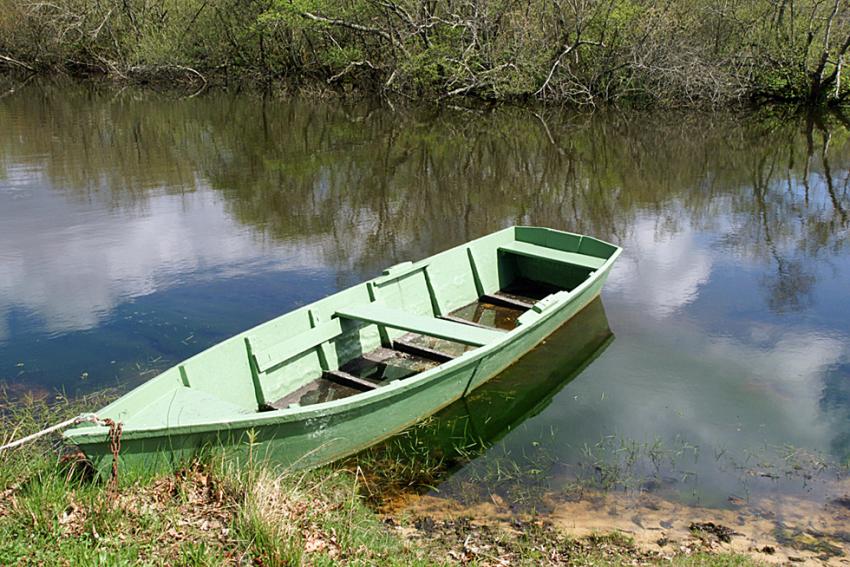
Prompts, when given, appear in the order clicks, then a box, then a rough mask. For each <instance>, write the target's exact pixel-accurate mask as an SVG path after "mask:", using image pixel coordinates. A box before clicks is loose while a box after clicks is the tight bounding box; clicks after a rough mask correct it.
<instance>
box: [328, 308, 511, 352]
mask: <svg viewBox="0 0 850 567" xmlns="http://www.w3.org/2000/svg"><path fill="white" fill-rule="evenodd" d="M336 315H337V317H343V318H345V319H356V320H360V321H367V322H369V323H375V324H377V325H383V326H385V327H390V328H392V329H401V330H403V331H410V332H412V333H418V334H420V335H427V336H429V337H436V338H438V339H445V340H448V341H454V342H457V343H463V344H465V345H472V346H483V345H486V344H488V343H490V342H493V341H495V340H498V339H499V338H501V337H502V336H503V333H502V332H501V331H495V330H492V329H483V328H479V327H473V326H471V325H464V324H463V323H455V322H452V321H446V320H443V319H437V318H435V317H427V316H424V315H414V314H412V313H408V312H406V311H400V310H398V309H392V308H390V307H386V306H384V305H379V304H376V303H370V304H367V305H357V306H354V307H347V308H345V309H340V310H339V311H337V312H336Z"/></svg>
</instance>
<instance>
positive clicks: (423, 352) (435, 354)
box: [393, 339, 457, 362]
mask: <svg viewBox="0 0 850 567" xmlns="http://www.w3.org/2000/svg"><path fill="white" fill-rule="evenodd" d="M393 348H394V349H395V350H397V351H399V352H405V353H407V354H412V355H414V356H419V357H422V358H430V359H431V360H435V361H437V362H448V361H450V360H454V359H455V358H457V357H455V356H454V355H451V354H449V353H447V352H442V351H439V350H435V349H433V348H428V347H424V346H419V345H415V344H413V343H409V342H407V341H404V340H401V339H396V340H394V341H393Z"/></svg>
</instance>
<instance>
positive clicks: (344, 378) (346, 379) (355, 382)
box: [324, 370, 378, 390]
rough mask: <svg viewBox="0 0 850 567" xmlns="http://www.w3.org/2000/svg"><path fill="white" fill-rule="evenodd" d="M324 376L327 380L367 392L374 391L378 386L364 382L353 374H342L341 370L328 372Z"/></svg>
mask: <svg viewBox="0 0 850 567" xmlns="http://www.w3.org/2000/svg"><path fill="white" fill-rule="evenodd" d="M324 376H325V377H326V378H328V379H329V380H334V381H336V382H342V383H343V384H345V385H346V386H354V387H355V388H366V389H367V390H374V389H375V388H377V387H378V385H377V384H375V383H373V382H369V381H368V380H364V379H363V378H358V377H357V376H355V375H354V374H349V373H348V372H343V371H342V370H328V371H327V372H325V373H324Z"/></svg>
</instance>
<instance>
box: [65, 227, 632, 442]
mask: <svg viewBox="0 0 850 567" xmlns="http://www.w3.org/2000/svg"><path fill="white" fill-rule="evenodd" d="M516 228H519V227H516V226H512V227H508V228H505V229H502V230H500V231H496V232H493V233H490V234H488V235H486V236H483V237H480V238H477V239H474V240H470V241H469V242H466V243H464V244H461V245H458V246H454V247H452V248H449V249H447V250H444V251H441V252H438V253H437V254H433V255H431V256H428V257H427V258H423V259H422V260H418V261H416V262H412V263H411V264H412V265H411V266H410V267H409V268H410V269H411V270H415V269H419V267H420V264H421V265H422V266H427V265H428V262H429V261H430V260H431V259H432V258H434V257H435V256H437V255H439V254H443V253H447V252H451V251H453V250H456V249H460V248H465V247H467V246H469V245H470V244H472V243H474V242H476V241H478V240H483V239H485V238H490V237H492V236H493V235H495V234H499V233H503V232H508V231H512V230H515V229H516ZM530 228H545V227H530ZM549 230H556V229H549ZM558 232H561V233H565V234H572V235H574V236H580V237H583V235H580V234H575V233H567V232H565V231H558ZM588 238H593V237H588ZM594 240H597V241H599V242H603V243H605V244H608V245H610V246H613V247H614V251H613V252H612V253H611V255H610V256H609V257H608V259H607V260H606V261H605V263H604V264H602V265H601V266H600V267H599V268H598V269H596V270H593V271H592V272H591V273H590V274H589V276H588V277H587V279H585V280H584V281H583V282H582V283H580V284H579V285H578V286H576V287H575V288H573V289H572V290H570V291H568V292H566V293H565V292H556V293H555V294H551V295H549V296H547V297H545V298H543V299H541V300H539V301H537V302H535V305H538V304H539V303H540V302H542V301H546V300H548V299H549V298H552V297H553V296H556V295H559V294H563V295H562V296H561V298H558V299H557V300H555V301H554V302H552V303H549V304H548V305H546V307H545V308H544V309H543V310H541V311H539V312H537V313H536V314H537V317H535V319H534V320H533V321H532V322H530V323H528V324H524V325H518V326H517V327H515V328H514V329H511V330H509V331H507V332H505V333H503V334H502V335H501V336H500V337H499V338H497V339H496V340H494V341H492V342H490V343H487V344H485V345H482V346H480V347H478V348H475V349H473V350H469V351H466V352H464V353H463V354H461V355H459V356H458V357H456V358H454V359H452V360H449V361H446V362H443V363H441V364H438V365H437V366H434V367H433V368H429V369H428V370H425V371H424V372H421V373H419V374H416V375H415V376H411V377H409V378H406V379H404V380H396V381H394V382H391V383H389V384H386V385H383V386H381V387H379V388H376V389H374V390H370V391H366V392H361V393H358V394H354V395H351V396H347V397H345V398H340V399H337V400H331V401H328V402H322V403H318V404H311V405H308V406H301V407H294V408H282V409H277V410H269V411H262V412H259V411H254V412H251V413H240V414H233V415H232V416H228V417H227V418H226V420H221V421H214V420H208V421H199V422H197V423H188V424H182V425H166V426H162V427H145V428H140V429H133V428H132V426H130V427H125V429H124V430H123V432H122V435H123V438H124V439H148V438H154V437H171V436H179V435H184V434H199V433H208V432H210V431H221V430H238V429H250V428H252V427H265V426H270V425H276V424H285V423H289V422H294V421H298V420H302V419H304V418H307V417H310V416H316V417H318V416H321V417H326V416H330V415H334V414H338V413H342V412H344V411H345V410H346V409H350V408H351V406H352V405H353V406H355V407H363V406H364V405H371V404H374V403H378V402H381V401H383V400H384V399H386V398H390V397H394V396H397V395H399V394H400V392H402V391H407V390H412V389H414V388H417V387H420V386H421V385H422V384H423V383H424V382H427V381H428V380H430V379H433V378H434V377H435V375H439V374H443V373H444V372H446V371H451V370H454V369H455V368H456V367H459V366H462V365H467V364H472V363H474V362H475V361H477V360H479V359H481V358H483V357H484V356H486V355H488V354H490V353H491V352H492V351H493V350H495V349H497V348H499V347H501V346H503V345H504V344H505V343H507V342H510V341H513V340H514V339H516V338H517V337H519V336H521V335H524V334H526V333H528V332H531V331H532V330H533V329H535V328H537V327H538V326H539V325H540V324H542V323H543V322H544V321H547V320H549V319H550V318H551V317H553V316H555V315H556V314H557V313H558V312H560V311H561V310H562V309H563V308H564V307H566V306H568V305H570V304H572V303H573V302H574V301H575V300H577V299H578V298H579V297H580V296H581V295H582V294H583V293H584V292H585V291H586V290H587V289H588V288H589V287H591V286H592V285H593V284H594V283H595V282H596V281H598V280H599V278H601V277H603V275H606V274H607V273H608V272H609V271H610V269H611V267H612V266H613V264H614V262H615V261H616V260H617V258H618V257H619V256H620V254H621V253H622V251H623V249H622V248H621V247H620V246H617V245H614V244H611V243H609V242H605V241H602V240H599V239H596V238H594ZM552 261H554V262H558V261H557V260H552ZM384 277H386V276H383V275H379V276H376V277H375V278H371V279H369V280H366V281H365V282H362V283H360V284H356V285H364V284H368V283H370V282H372V281H373V280H375V279H379V278H384ZM352 287H355V286H352ZM345 289H350V288H345ZM342 291H345V290H340V292H342ZM600 291H601V290H600ZM337 293H339V292H337ZM327 297H330V296H326V297H323V298H321V299H318V300H317V301H315V302H313V303H310V304H307V305H304V306H302V307H299V309H310V308H311V307H313V306H315V305H317V304H319V303H320V302H321V301H323V300H325V299H326V298H327ZM594 297H595V295H594ZM592 299H593V298H588V299H587V301H586V302H585V304H587V303H589V302H590V301H592ZM582 307H584V306H582ZM532 311H533V308H532V309H529V310H528V311H527V312H526V313H530V312H532ZM289 313H292V311H288V312H286V313H283V314H281V315H279V316H278V317H275V318H273V319H269V320H268V321H264V322H263V323H260V324H259V325H256V326H254V327H251V328H250V329H246V330H245V331H242V332H240V333H237V334H236V335H234V336H232V337H230V338H228V339H225V340H224V341H222V342H220V343H216V344H215V345H212V346H211V347H209V348H208V349H205V350H203V351H201V352H199V353H197V354H195V355H193V356H192V357H190V358H188V359H186V360H184V361H181V362H180V363H178V364H177V365H175V366H179V365H181V364H186V363H188V362H189V361H191V360H192V359H194V358H196V357H200V356H202V355H204V354H205V353H206V352H207V351H208V350H210V349H212V348H215V347H216V346H218V345H221V344H224V343H225V342H229V341H231V340H234V341H235V340H243V339H244V337H246V336H248V335H249V333H251V332H252V331H254V330H255V329H257V328H259V327H261V326H263V325H266V324H268V323H271V322H273V321H275V320H276V319H278V318H279V317H283V316H286V315H288V314H289ZM565 322H566V321H565ZM317 346H318V345H317ZM513 362H515V361H513ZM166 372H167V370H166ZM163 374H164V373H163ZM161 375H162V374H160V376H161ZM155 379H156V378H154V380H155ZM139 387H141V386H139ZM134 391H135V389H134V390H131V391H129V392H127V393H126V394H124V396H121V397H120V398H118V399H117V400H115V401H114V402H112V403H111V404H109V405H107V406H105V407H104V408H103V409H102V410H101V411H102V412H104V413H106V412H108V411H109V409H110V406H112V405H113V404H115V403H117V402H118V401H120V400H122V399H123V398H124V397H125V396H130V395H132V394H133V392H134ZM169 393H171V392H169ZM465 393H466V391H465V392H464V394H465ZM451 401H453V400H449V401H448V403H450V402H451ZM107 433H108V429H107V428H106V427H103V426H98V425H93V426H89V427H82V428H75V429H72V430H68V431H65V432H64V433H63V437H64V438H65V439H68V440H69V441H71V442H73V443H75V444H78V445H89V444H99V443H102V442H103V441H104V438H105V437H106V435H107Z"/></svg>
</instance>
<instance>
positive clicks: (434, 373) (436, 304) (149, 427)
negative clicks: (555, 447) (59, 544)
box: [65, 227, 621, 472]
mask: <svg viewBox="0 0 850 567" xmlns="http://www.w3.org/2000/svg"><path fill="white" fill-rule="evenodd" d="M620 252H621V249H620V248H618V247H617V246H614V245H612V244H608V243H606V242H602V241H600V240H597V239H594V238H590V237H587V236H580V235H576V234H570V233H566V232H561V231H556V230H552V229H547V228H538V227H511V228H507V229H504V230H501V231H499V232H495V233H493V234H490V235H488V236H485V237H483V238H479V239H477V240H473V241H471V242H469V243H467V244H464V245H462V246H458V247H455V248H452V249H450V250H447V251H445V252H441V253H439V254H436V255H435V256H431V257H430V258H426V259H424V260H420V261H418V262H404V263H402V264H398V265H395V266H393V267H391V268H388V269H387V270H385V271H384V273H383V274H382V275H381V276H378V277H377V278H374V279H372V280H370V281H367V282H365V283H362V284H359V285H356V286H354V287H351V288H348V289H345V290H343V291H340V292H338V293H336V294H334V295H331V296H328V297H326V298H324V299H321V300H319V301H317V302H315V303H313V304H310V305H306V306H304V307H301V308H299V309H297V310H295V311H292V312H290V313H287V314H285V315H282V316H280V317H277V318H276V319H272V320H271V321H268V322H266V323H263V324H262V325H259V326H258V327H255V328H253V329H250V330H248V331H245V332H243V333H241V334H239V335H237V336H235V337H232V338H230V339H228V340H226V341H224V342H222V343H219V344H218V345H215V346H214V347H212V348H210V349H208V350H206V351H204V352H202V353H200V354H198V355H196V356H194V357H192V358H190V359H188V360H186V361H184V362H182V363H181V364H178V365H177V366H175V367H173V368H171V369H169V370H166V371H165V372H163V373H162V374H160V375H159V376H157V377H156V378H153V379H152V380H150V381H148V382H146V383H145V384H143V385H141V386H139V387H138V388H136V389H135V390H133V391H131V392H129V393H128V394H126V395H124V396H123V397H121V398H119V399H118V400H116V401H115V402H113V403H112V404H110V405H108V406H106V407H105V408H103V409H101V410H100V411H98V412H97V415H98V416H99V417H100V418H102V419H103V418H111V419H113V420H115V421H116V422H121V423H122V424H123V433H122V436H121V451H120V455H119V467H121V469H122V470H130V471H132V470H145V471H151V470H168V469H173V468H176V467H178V466H180V465H182V464H184V463H186V462H187V461H189V460H191V459H192V458H194V457H196V456H197V455H198V454H199V453H200V452H202V451H206V450H210V449H220V450H223V451H225V452H226V453H227V454H228V458H236V459H247V458H251V459H255V460H256V459H262V460H268V461H271V462H274V463H280V464H284V465H290V466H297V467H310V466H316V465H319V464H323V463H327V462H330V461H333V460H336V459H338V458H340V457H344V456H347V455H351V454H353V453H355V452H357V451H359V450H361V449H363V448H365V447H367V446H369V445H371V444H373V443H376V442H378V441H380V440H382V439H385V438H386V437H388V436H390V435H392V434H394V433H397V432H398V431H401V430H402V429H404V428H406V427H408V426H410V425H412V424H413V423H415V422H416V421H418V420H420V419H422V418H424V417H427V416H429V415H431V414H433V413H435V412H436V411H438V410H440V409H441V408H443V407H446V406H447V405H449V404H451V403H452V402H454V401H456V400H458V399H460V398H462V397H463V396H465V395H466V394H468V393H469V392H471V391H473V390H475V389H476V388H477V387H479V386H481V385H482V384H484V383H485V382H487V380H489V379H490V378H492V377H493V376H495V375H497V374H499V373H500V372H501V371H503V370H504V369H505V368H507V367H508V366H510V365H511V364H512V363H514V362H515V361H516V360H517V359H519V358H520V357H521V356H523V355H524V354H525V353H527V352H528V351H529V350H531V349H532V348H533V347H534V346H535V345H537V344H538V343H540V342H541V341H542V340H544V339H545V338H546V337H547V336H548V335H549V334H551V333H552V332H553V331H554V330H556V329H557V328H558V327H560V326H561V325H563V324H564V323H565V322H566V321H567V320H569V319H570V318H571V317H572V316H573V315H575V314H576V313H578V312H579V311H580V310H581V309H582V308H583V307H585V306H586V305H587V304H589V303H590V302H591V301H592V300H593V299H594V298H595V297H597V296H598V295H599V292H600V290H601V288H602V285H603V284H604V283H605V280H606V279H607V277H608V273H609V272H610V269H611V266H612V265H613V263H614V261H615V260H616V259H617V257H618V256H619V254H620ZM65 437H66V438H67V439H68V440H69V441H71V442H72V443H74V444H76V445H77V446H78V447H79V448H80V449H81V450H82V451H83V452H84V453H85V454H86V456H87V457H88V458H89V459H90V460H91V461H92V462H93V463H94V465H95V467H96V468H97V469H98V470H100V471H102V472H104V471H106V470H107V469H108V467H109V466H110V465H111V463H112V452H111V450H110V442H109V436H108V430H107V429H106V428H105V427H102V426H98V425H94V424H85V425H80V426H78V427H76V428H74V429H72V430H69V431H66V432H65Z"/></svg>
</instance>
